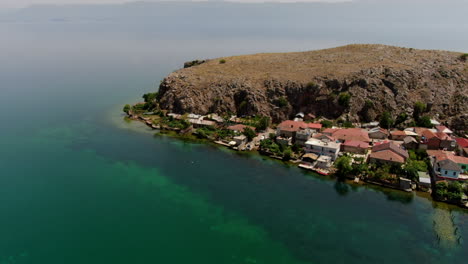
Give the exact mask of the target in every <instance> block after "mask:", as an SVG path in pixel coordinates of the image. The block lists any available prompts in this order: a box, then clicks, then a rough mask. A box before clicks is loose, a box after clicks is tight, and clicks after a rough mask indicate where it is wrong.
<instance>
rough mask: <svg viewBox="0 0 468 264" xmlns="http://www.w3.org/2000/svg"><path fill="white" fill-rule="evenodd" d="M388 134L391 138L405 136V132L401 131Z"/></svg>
mask: <svg viewBox="0 0 468 264" xmlns="http://www.w3.org/2000/svg"><path fill="white" fill-rule="evenodd" d="M390 134H392V136H406V132H405V131H401V130H397V131H392V132H390Z"/></svg>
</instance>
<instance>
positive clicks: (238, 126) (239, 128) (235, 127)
mask: <svg viewBox="0 0 468 264" xmlns="http://www.w3.org/2000/svg"><path fill="white" fill-rule="evenodd" d="M245 128H250V129H252V130H253V131H255V127H252V126H246V125H243V124H236V125H232V126H228V127H227V129H229V130H231V131H234V132H235V133H243V132H244V129H245Z"/></svg>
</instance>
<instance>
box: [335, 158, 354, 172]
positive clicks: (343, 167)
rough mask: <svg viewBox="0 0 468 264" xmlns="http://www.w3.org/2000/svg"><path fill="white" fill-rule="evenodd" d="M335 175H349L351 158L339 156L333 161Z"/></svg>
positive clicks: (351, 168)
mask: <svg viewBox="0 0 468 264" xmlns="http://www.w3.org/2000/svg"><path fill="white" fill-rule="evenodd" d="M335 168H336V175H338V176H339V177H346V176H347V175H349V174H350V173H351V172H352V170H353V167H352V166H351V158H350V157H348V156H341V157H339V158H338V159H337V160H336V161H335Z"/></svg>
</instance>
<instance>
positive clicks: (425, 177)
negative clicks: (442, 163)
mask: <svg viewBox="0 0 468 264" xmlns="http://www.w3.org/2000/svg"><path fill="white" fill-rule="evenodd" d="M418 177H419V188H421V189H423V190H428V189H430V188H431V176H430V175H429V173H427V172H423V171H418Z"/></svg>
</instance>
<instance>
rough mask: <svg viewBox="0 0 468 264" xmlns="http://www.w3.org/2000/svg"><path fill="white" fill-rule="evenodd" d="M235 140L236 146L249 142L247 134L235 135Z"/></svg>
mask: <svg viewBox="0 0 468 264" xmlns="http://www.w3.org/2000/svg"><path fill="white" fill-rule="evenodd" d="M233 140H234V142H235V143H236V144H235V146H240V145H242V144H245V143H247V137H246V136H245V135H240V136H235V137H234V138H233Z"/></svg>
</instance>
